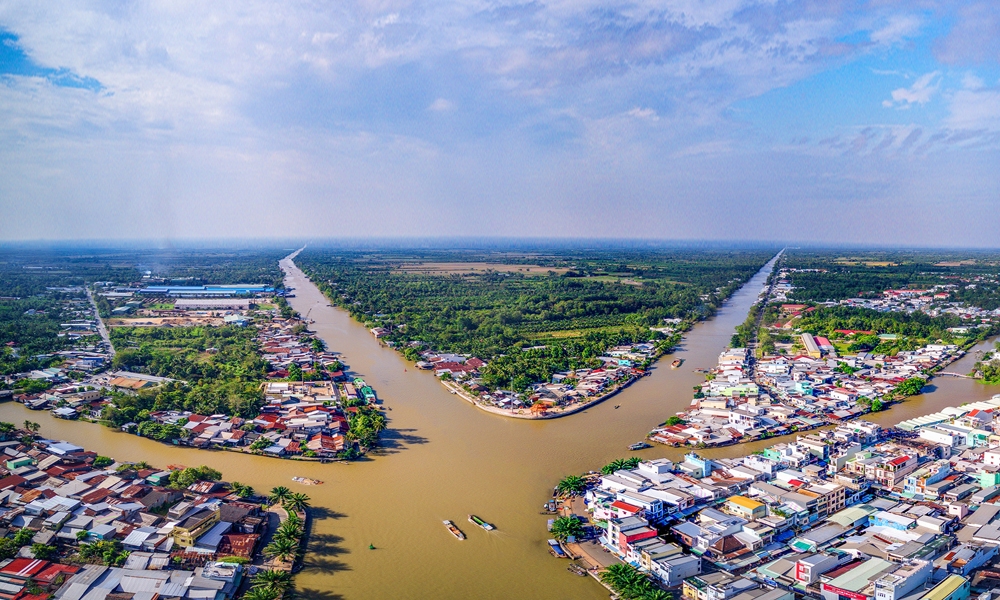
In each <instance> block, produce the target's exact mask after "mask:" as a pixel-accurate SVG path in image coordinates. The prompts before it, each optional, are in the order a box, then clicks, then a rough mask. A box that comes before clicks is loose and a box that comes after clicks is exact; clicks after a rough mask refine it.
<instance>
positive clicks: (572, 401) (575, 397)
mask: <svg viewBox="0 0 1000 600" xmlns="http://www.w3.org/2000/svg"><path fill="white" fill-rule="evenodd" d="M300 251H301V250H300ZM300 251H297V252H295V253H293V254H291V255H289V256H287V257H286V258H285V259H283V261H282V265H283V266H282V268H283V269H284V270H285V271H286V273H288V272H290V269H295V270H296V271H297V272H298V273H301V274H302V276H303V277H304V278H305V281H308V282H309V283H311V284H312V285H313V286H314V287H317V286H316V284H315V282H312V281H311V280H310V278H309V276H308V275H306V274H305V273H304V272H303V271H302V270H301V269H299V268H298V267H297V265H296V264H295V262H294V259H295V257H296V256H297V255H298V253H299V252H300ZM780 257H781V252H779V253H778V254H777V255H775V256H774V257H773V258H771V259H770V260H769V261H768V262H767V263H766V264H765V265H764V266H763V267H762V268H761V270H760V271H758V274H757V275H755V276H754V277H757V276H758V275H759V274H760V273H761V272H764V271H766V273H767V275H768V276H770V274H771V273H772V272H773V268H774V265H775V264H776V263H777V261H778V259H779V258H780ZM752 279H753V278H751V280H752ZM327 289H329V286H328V287H327ZM741 289H743V287H740V288H738V290H741ZM323 297H324V298H326V300H328V302H330V303H333V302H337V301H338V300H337V299H336V298H333V297H330V296H329V295H327V294H324V296H323ZM727 301H728V298H726V299H724V300H723V304H725V303H726V302H727ZM328 306H332V304H328ZM713 314H714V311H713V312H712V314H709V315H706V318H711V316H712V315H713ZM678 325H679V327H676V328H673V327H672V328H658V329H656V331H657V332H663V331H664V330H665V329H666V330H669V333H667V334H668V335H669V336H670V337H669V338H668V339H667V341H668V342H669V343H670V345H669V347H667V348H664V347H662V346H661V345H659V343H654V342H653V341H650V342H637V343H634V344H631V345H629V344H625V345H622V346H619V347H616V348H605V349H604V352H605V353H606V354H610V355H611V356H604V355H602V356H601V357H599V358H600V360H601V361H602V364H603V366H602V367H598V368H595V369H577V370H576V371H569V372H566V373H555V374H554V375H553V382H552V383H544V382H543V383H535V384H532V385H531V388H530V390H529V391H530V392H531V398H530V399H529V398H525V397H524V396H525V395H526V394H528V392H524V393H521V394H518V393H514V392H506V391H495V392H492V393H491V392H489V391H487V388H486V387H484V386H483V385H481V382H480V381H479V380H478V376H479V374H480V369H481V368H482V367H484V366H486V364H487V363H486V362H484V361H483V360H480V359H479V358H476V357H472V356H470V355H459V354H439V353H436V352H433V351H430V350H424V351H421V352H420V353H419V355H414V356H410V359H412V360H413V362H414V363H415V366H416V367H417V369H419V370H433V371H434V373H435V375H437V377H438V379H439V380H440V381H441V383H442V384H443V385H444V387H445V389H447V390H448V391H449V392H450V393H451V394H453V395H457V396H460V397H461V398H462V399H463V400H465V401H467V402H469V403H471V404H472V405H473V406H475V407H477V408H479V409H481V410H483V411H485V412H488V413H491V414H495V415H498V416H503V417H508V418H513V419H522V420H550V419H557V418H561V417H565V416H570V415H573V414H577V413H580V412H582V411H584V410H586V409H588V408H591V407H593V406H595V405H597V404H600V403H602V402H604V401H605V400H608V399H609V398H612V397H614V396H616V395H617V394H619V393H620V392H621V391H622V390H624V389H626V388H628V387H630V386H631V385H632V384H633V383H635V382H636V381H637V380H639V379H641V378H642V377H644V376H646V375H648V374H649V367H650V366H652V365H653V364H656V363H658V362H659V361H660V360H661V359H662V358H663V357H664V356H669V355H673V354H674V353H675V351H676V349H677V348H678V347H679V346H680V345H681V344H682V343H683V342H684V336H683V333H684V332H686V331H689V330H690V329H691V323H690V322H689V321H681V322H679V323H678ZM369 331H370V333H371V334H372V335H373V336H374V337H375V338H376V339H377V340H379V343H380V344H384V345H385V346H386V347H389V348H392V349H393V350H394V351H399V352H400V353H401V354H404V352H402V351H401V349H400V348H398V347H397V346H396V345H395V344H393V343H391V342H390V343H387V342H385V341H383V337H385V336H387V335H390V334H391V331H390V330H389V329H385V328H382V327H374V328H372V329H370V330H369ZM660 341H661V342H662V340H660ZM415 344H418V345H417V347H418V348H419V347H420V346H419V343H418V342H415ZM405 350H406V353H408V352H416V351H415V350H414V349H413V347H411V346H407V347H406V348H405ZM527 350H529V351H530V350H532V349H527ZM407 356H409V355H407ZM415 356H419V360H417V359H416V358H414V357H415ZM623 356H624V357H627V358H622V357H623ZM616 357H617V358H616ZM679 360H680V361H681V362H683V359H679ZM637 364H641V367H642V368H639V367H636V366H635V365H637ZM623 370H624V373H621V371H623ZM581 371H582V372H583V376H584V378H585V379H584V380H580V381H578V377H579V376H580V372H581ZM605 371H608V372H609V373H610V376H607V377H605V373H604V372H605ZM557 376H559V377H560V379H556V377H557ZM594 377H597V379H598V380H596V381H591V379H593V378H594ZM623 379H624V381H622V380H623ZM563 381H573V382H574V384H573V385H569V384H567V385H560V383H561V382H563ZM466 382H470V383H471V384H472V386H473V387H475V388H478V389H476V390H470V389H468V388H467V387H466V385H465V384H466ZM556 382H560V383H556ZM609 382H610V383H611V389H610V390H607V391H605V389H606V386H607V385H608V383H609ZM586 386H591V387H586ZM594 392H597V393H596V394H595V393H594ZM477 394H478V395H477ZM582 398H585V400H583V401H581V400H580V399H582ZM616 408H617V407H616Z"/></svg>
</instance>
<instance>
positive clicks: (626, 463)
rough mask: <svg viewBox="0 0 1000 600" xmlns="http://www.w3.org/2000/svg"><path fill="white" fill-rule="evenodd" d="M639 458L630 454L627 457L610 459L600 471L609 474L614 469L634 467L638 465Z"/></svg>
mask: <svg viewBox="0 0 1000 600" xmlns="http://www.w3.org/2000/svg"><path fill="white" fill-rule="evenodd" d="M640 462H641V460H640V459H639V457H638V456H632V457H629V458H619V459H616V460H613V461H611V462H610V463H608V464H606V465H604V467H602V468H601V473H603V474H605V475H610V474H612V473H614V472H615V471H621V470H622V469H626V470H627V469H634V468H636V467H638V466H639V463H640Z"/></svg>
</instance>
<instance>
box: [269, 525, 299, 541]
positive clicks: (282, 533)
mask: <svg viewBox="0 0 1000 600" xmlns="http://www.w3.org/2000/svg"><path fill="white" fill-rule="evenodd" d="M274 536H275V537H283V538H289V539H292V540H297V539H299V538H300V537H302V526H301V525H299V524H297V523H292V522H291V521H285V522H284V523H282V524H281V527H278V531H276V532H275V533H274Z"/></svg>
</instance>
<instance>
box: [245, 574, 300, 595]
mask: <svg viewBox="0 0 1000 600" xmlns="http://www.w3.org/2000/svg"><path fill="white" fill-rule="evenodd" d="M291 584H292V574H291V573H289V572H287V571H277V570H272V569H267V570H264V571H259V572H258V573H257V575H255V576H254V578H253V584H252V585H253V587H254V588H266V589H269V590H274V591H277V592H284V591H285V590H286V589H288V587H289V586H290V585H291Z"/></svg>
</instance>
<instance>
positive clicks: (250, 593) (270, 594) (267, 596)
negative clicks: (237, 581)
mask: <svg viewBox="0 0 1000 600" xmlns="http://www.w3.org/2000/svg"><path fill="white" fill-rule="evenodd" d="M280 595H281V592H279V591H278V590H275V589H273V588H269V587H254V588H250V589H249V590H247V592H246V593H245V594H243V600H277V598H278V596H280Z"/></svg>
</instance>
